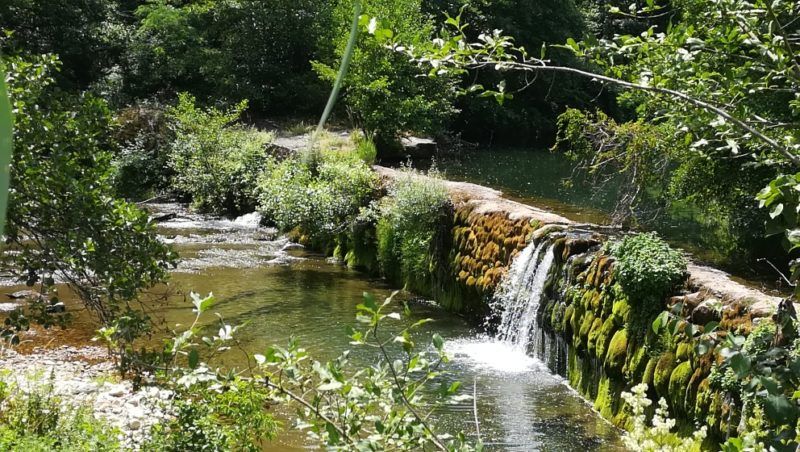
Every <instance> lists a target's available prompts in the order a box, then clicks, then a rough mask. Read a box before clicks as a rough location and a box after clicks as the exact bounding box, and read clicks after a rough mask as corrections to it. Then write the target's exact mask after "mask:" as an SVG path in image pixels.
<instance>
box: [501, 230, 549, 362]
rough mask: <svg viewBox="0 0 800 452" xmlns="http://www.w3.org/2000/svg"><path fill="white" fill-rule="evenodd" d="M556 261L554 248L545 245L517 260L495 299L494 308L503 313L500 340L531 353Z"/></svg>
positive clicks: (530, 247)
mask: <svg viewBox="0 0 800 452" xmlns="http://www.w3.org/2000/svg"><path fill="white" fill-rule="evenodd" d="M554 259H555V255H554V252H553V246H549V247H546V244H545V243H544V242H542V243H541V244H539V245H535V244H533V243H531V244H530V245H528V247H527V248H525V250H523V251H522V253H520V255H519V256H517V258H516V260H514V263H513V264H512V265H511V268H510V269H509V271H508V275H507V276H506V278H505V279H504V280H503V283H502V284H501V285H500V287H499V289H498V291H497V293H496V294H495V296H494V309H495V310H499V311H501V312H502V313H501V316H500V326H499V327H498V329H497V337H498V339H499V340H501V341H503V342H506V343H509V344H511V345H513V346H514V347H515V348H518V349H520V350H527V348H528V345H529V343H530V341H531V338H532V337H533V335H534V333H535V332H536V329H537V327H538V322H537V319H536V317H537V314H538V312H539V303H540V301H541V298H542V295H543V292H544V285H545V282H546V281H547V275H548V273H549V272H550V268H551V267H552V266H553V260H554Z"/></svg>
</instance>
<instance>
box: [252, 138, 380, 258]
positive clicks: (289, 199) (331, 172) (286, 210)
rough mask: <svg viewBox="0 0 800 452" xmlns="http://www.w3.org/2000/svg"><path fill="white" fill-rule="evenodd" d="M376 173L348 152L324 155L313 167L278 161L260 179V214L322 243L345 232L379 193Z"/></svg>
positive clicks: (291, 160)
mask: <svg viewBox="0 0 800 452" xmlns="http://www.w3.org/2000/svg"><path fill="white" fill-rule="evenodd" d="M377 187H378V178H377V176H376V175H375V173H374V172H373V171H372V169H371V168H370V167H369V166H368V165H367V164H366V163H364V162H363V161H362V160H361V159H359V157H358V156H357V155H355V154H353V153H352V152H349V151H325V152H322V153H321V154H320V160H319V161H318V162H316V164H315V165H314V168H311V167H310V166H309V165H306V164H304V163H303V162H301V161H299V160H298V159H294V158H291V159H287V160H285V161H283V162H280V163H275V164H273V165H272V166H271V168H269V169H268V170H267V171H265V172H264V174H263V175H262V176H261V178H260V179H259V183H258V198H259V211H261V213H263V214H264V217H265V218H266V219H267V220H268V221H271V222H274V223H275V224H276V225H277V226H278V228H280V229H281V230H283V231H291V230H293V229H296V230H298V232H300V234H302V235H304V236H306V237H308V239H309V240H310V241H316V242H324V241H326V240H330V239H331V238H332V237H334V236H335V235H337V234H340V233H342V232H344V231H346V230H347V228H348V227H349V226H351V225H352V224H353V223H354V221H355V220H356V218H357V216H358V214H359V213H360V211H361V209H362V208H363V207H365V206H367V205H369V203H370V202H371V201H372V200H373V198H374V197H375V195H376V193H377Z"/></svg>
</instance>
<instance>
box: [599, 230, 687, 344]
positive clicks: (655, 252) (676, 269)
mask: <svg viewBox="0 0 800 452" xmlns="http://www.w3.org/2000/svg"><path fill="white" fill-rule="evenodd" d="M609 249H610V252H611V255H612V256H613V257H614V258H615V259H616V262H615V265H614V278H615V280H616V281H617V282H618V283H619V284H620V285H621V286H622V289H623V291H624V292H625V294H626V295H627V296H628V299H629V301H630V303H631V307H632V308H633V309H632V311H631V312H632V313H633V314H635V315H632V316H631V318H630V322H631V323H632V325H631V326H632V328H633V331H646V329H647V326H648V325H650V322H652V320H653V318H655V317H656V315H658V313H660V312H662V311H663V310H664V307H665V305H664V302H663V301H664V298H665V297H666V296H667V295H668V294H669V293H671V292H672V291H673V290H674V289H675V288H676V287H677V286H678V285H679V284H681V283H682V282H683V281H684V280H685V279H686V275H687V270H686V265H687V263H686V259H685V258H684V257H683V255H682V254H681V253H680V251H677V250H674V249H672V248H670V246H669V245H668V244H667V243H666V242H664V241H663V240H662V239H660V238H659V237H658V235H656V234H655V233H643V234H635V235H631V236H627V237H625V238H624V239H622V240H620V241H617V242H614V243H612V244H610V245H609Z"/></svg>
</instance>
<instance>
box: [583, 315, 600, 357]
mask: <svg viewBox="0 0 800 452" xmlns="http://www.w3.org/2000/svg"><path fill="white" fill-rule="evenodd" d="M602 328H603V319H601V318H600V317H595V319H594V322H592V329H591V330H590V331H589V336H588V339H587V340H586V350H587V351H588V352H589V356H593V355H594V354H595V344H596V343H597V337H598V336H599V335H600V330H601V329H602Z"/></svg>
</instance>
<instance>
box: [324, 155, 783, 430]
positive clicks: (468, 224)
mask: <svg viewBox="0 0 800 452" xmlns="http://www.w3.org/2000/svg"><path fill="white" fill-rule="evenodd" d="M378 170H379V172H381V174H382V175H383V176H384V177H388V178H390V177H392V171H393V170H390V169H385V168H383V169H381V168H378ZM447 184H448V188H449V189H450V192H451V196H452V199H453V206H454V207H453V212H452V217H451V218H450V219H449V220H447V221H443V222H442V225H441V229H440V230H439V232H438V233H437V234H438V236H439V237H438V238H437V240H436V244H435V249H434V250H432V251H431V252H432V255H433V258H432V260H431V269H430V275H429V281H430V283H429V284H426V285H424V286H423V287H422V288H421V289H418V290H421V291H422V292H424V293H420V295H423V296H428V297H431V298H433V299H435V300H436V301H437V302H438V303H439V304H441V305H442V306H444V307H445V308H447V309H450V310H453V311H457V312H460V313H464V314H467V315H470V316H472V317H473V318H477V319H481V320H482V319H484V318H486V315H487V314H488V311H489V301H490V300H491V297H492V295H493V294H494V292H495V290H496V289H497V287H498V285H499V284H500V283H501V281H502V280H503V278H504V277H505V275H506V274H507V272H508V269H509V267H510V266H511V264H512V262H513V260H514V258H515V257H516V256H517V254H519V253H520V252H521V251H522V250H523V249H524V248H525V247H526V246H527V245H528V244H529V243H531V242H532V241H533V242H535V243H540V241H543V240H544V241H548V242H549V243H550V244H551V245H552V246H553V249H554V252H555V263H554V265H553V267H552V269H551V272H550V275H549V277H548V279H547V283H546V285H545V291H544V298H543V300H541V303H540V305H539V312H538V316H539V317H538V320H539V321H538V325H539V326H540V330H539V331H538V332H537V335H538V338H537V339H538V340H537V341H534V342H535V343H536V344H537V345H536V347H535V348H536V349H535V350H532V351H533V352H534V353H537V354H538V355H539V357H540V358H542V359H543V360H544V361H545V362H547V363H548V364H549V365H550V366H551V368H552V369H553V371H555V372H558V373H561V374H563V375H564V376H565V377H566V378H567V379H568V380H569V382H570V385H571V386H572V387H573V388H575V389H576V390H577V391H578V392H580V393H581V394H582V395H583V396H584V397H585V398H586V399H588V400H590V401H591V402H592V403H593V404H594V407H595V408H596V409H597V410H598V411H599V412H600V413H601V414H602V415H603V416H604V417H606V418H607V419H609V420H610V421H611V422H613V423H614V424H616V425H618V426H620V427H624V426H626V424H627V423H628V422H629V419H628V413H627V408H626V406H625V405H624V402H623V400H622V397H621V393H622V392H623V391H629V390H630V389H631V388H632V387H633V386H635V385H637V384H639V383H647V384H648V386H649V388H650V389H649V391H650V394H649V395H650V398H651V399H653V400H657V399H658V398H661V397H663V398H664V399H665V400H666V401H667V403H668V404H669V407H670V411H671V413H673V416H674V417H676V418H677V419H679V420H680V421H681V422H682V424H683V425H682V426H681V427H682V428H683V429H685V430H686V431H687V432H689V431H692V430H694V428H695V425H698V424H699V425H706V426H708V428H709V438H710V439H709V441H715V440H719V439H721V438H723V437H724V436H726V434H728V432H735V430H736V427H737V425H738V423H739V418H740V415H741V407H740V406H738V402H736V401H735V400H733V399H731V398H729V397H726V396H724V395H723V393H722V392H721V390H719V389H716V386H715V385H714V384H712V377H711V374H712V367H713V365H714V364H715V362H717V361H719V359H720V358H719V357H718V356H715V355H714V354H713V353H712V354H707V355H705V356H699V355H698V354H697V353H696V351H695V347H694V344H693V343H691V342H690V341H689V340H688V339H686V338H687V335H686V334H683V333H684V332H685V331H687V328H689V327H691V328H692V329H693V330H695V331H698V330H701V328H702V327H703V326H704V325H706V324H707V323H708V322H710V321H714V322H719V330H718V332H717V333H716V334H718V335H720V336H724V335H726V334H727V333H728V332H736V333H737V334H747V333H749V331H750V330H751V329H752V328H753V325H755V324H757V323H758V322H760V321H761V320H762V319H764V318H767V317H769V316H770V315H771V314H772V313H773V312H774V310H775V307H776V306H777V304H778V302H779V301H780V300H779V299H777V298H775V297H771V296H767V295H765V294H763V293H761V292H759V291H757V290H753V289H751V288H748V287H745V286H743V285H742V284H739V283H737V282H734V281H732V280H731V279H730V278H729V277H728V276H727V275H725V274H724V273H722V272H719V271H717V270H713V269H709V268H704V267H699V266H696V265H690V266H689V274H690V276H689V279H688V280H687V281H686V283H685V285H684V286H683V287H681V288H680V289H679V290H677V291H676V293H674V294H672V296H671V297H668V298H665V299H664V300H662V304H663V306H661V307H663V308H664V309H670V308H674V309H675V311H676V314H677V315H678V316H679V317H680V318H681V319H682V320H681V322H679V326H678V327H677V328H676V329H672V330H671V331H670V329H669V328H662V329H659V331H655V330H654V329H653V328H652V327H651V325H652V319H642V318H640V317H639V316H640V313H639V312H637V310H636V309H632V306H636V305H637V303H635V302H636V301H638V300H633V301H634V303H631V300H629V299H628V297H627V295H626V294H625V293H624V291H623V290H622V288H621V287H620V285H619V284H617V283H616V282H615V280H614V265H615V264H614V259H613V257H612V256H610V255H609V254H607V253H606V252H605V251H603V247H602V244H603V243H604V242H605V241H606V240H607V237H606V236H605V235H604V234H600V233H597V232H593V231H596V230H593V229H592V228H591V227H588V228H587V227H585V226H584V227H579V226H577V225H575V224H574V223H572V222H571V221H569V220H567V219H565V218H563V217H560V216H558V215H555V214H552V213H549V212H546V211H542V210H540V209H537V208H535V207H531V206H525V205H522V204H519V203H516V202H513V201H509V200H506V199H503V198H502V196H501V195H500V193H499V192H497V191H495V190H492V189H488V188H486V187H480V186H475V185H472V184H464V183H455V182H447ZM587 229H588V230H587ZM374 242H375V232H374V230H369V229H361V230H358V231H357V232H354V233H352V234H350V236H343V237H340V238H339V239H338V240H337V243H338V246H337V247H336V249H335V250H334V254H335V255H337V256H338V257H340V258H341V259H342V260H343V261H345V262H347V263H348V264H349V265H350V266H352V267H357V268H361V269H365V270H367V271H374V270H375V269H376V268H377V263H376V260H375V253H376V248H375V246H374ZM650 312H652V310H651V311H650ZM717 386H718V385H717Z"/></svg>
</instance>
